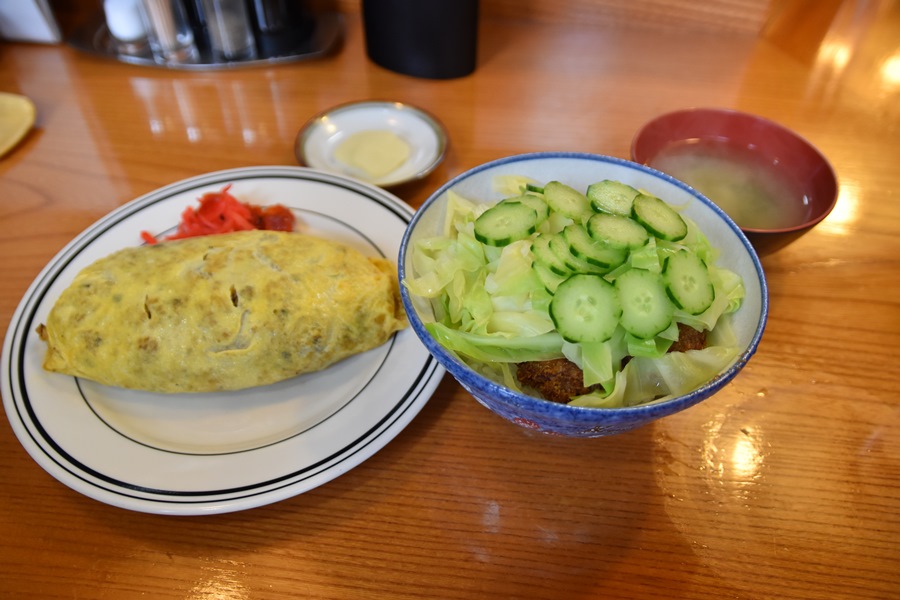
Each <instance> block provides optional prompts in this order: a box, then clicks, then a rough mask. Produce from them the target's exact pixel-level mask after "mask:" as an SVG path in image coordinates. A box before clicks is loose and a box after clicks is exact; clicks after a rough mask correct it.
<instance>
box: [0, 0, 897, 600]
mask: <svg viewBox="0 0 900 600" xmlns="http://www.w3.org/2000/svg"><path fill="white" fill-rule="evenodd" d="M667 4H672V3H671V2H669V3H666V2H660V3H653V2H636V3H633V4H632V6H634V7H638V8H640V9H641V10H643V11H644V16H643V17H641V16H640V15H638V17H637V18H634V19H628V18H627V15H626V17H623V16H622V15H621V14H613V13H608V14H605V15H604V14H603V13H602V11H600V12H596V11H595V12H594V13H591V15H590V18H583V19H579V17H578V15H579V14H580V13H579V12H578V10H576V9H585V7H586V6H588V5H590V3H588V2H577V1H572V2H569V3H567V4H566V5H567V6H569V7H570V8H572V9H573V10H572V12H571V13H570V14H568V15H563V14H561V13H560V12H559V11H557V10H556V9H553V8H552V7H554V6H556V7H559V6H560V5H557V4H553V3H549V2H548V3H546V4H543V5H541V4H539V3H538V4H526V5H520V3H511V2H494V3H491V2H485V10H484V11H483V17H484V18H483V19H482V23H481V31H480V47H479V62H478V67H477V69H476V71H475V73H474V74H473V75H471V76H469V77H465V78H462V79H454V80H446V81H433V80H423V79H414V78H410V77H406V76H403V75H398V74H396V73H393V72H390V71H387V70H384V69H382V68H380V67H378V66H376V65H374V64H372V63H371V62H369V61H368V59H367V58H366V56H365V51H364V38H363V32H362V27H361V21H360V18H359V12H358V7H356V6H355V5H354V4H353V3H351V2H348V3H346V6H344V7H343V8H344V10H345V12H346V32H345V39H344V43H343V45H342V46H341V48H340V49H339V50H338V51H337V52H335V53H334V54H333V55H331V56H329V57H327V58H324V59H322V60H316V61H311V62H304V63H297V64H291V65H281V66H277V67H272V68H255V69H245V70H235V71H227V72H215V73H185V72H178V71H168V70H164V69H153V68H146V67H136V66H130V65H125V64H121V63H117V62H114V61H109V60H103V59H100V58H96V57H93V56H88V55H86V54H82V53H80V52H78V51H76V50H73V49H72V48H70V47H67V46H65V45H59V46H42V45H32V44H22V43H7V44H4V45H3V46H2V47H0V91H5V92H16V93H21V94H25V95H27V96H29V97H30V98H31V99H32V100H33V101H34V103H35V105H36V107H37V123H36V126H35V129H34V130H33V131H32V132H31V133H30V134H29V135H28V136H27V137H26V138H25V139H24V140H23V141H22V143H21V144H19V145H18V146H17V147H16V148H15V149H14V150H13V151H12V152H11V153H9V154H8V155H7V156H5V157H4V158H2V160H0V256H2V257H3V259H2V261H0V277H2V282H3V285H2V287H0V325H2V326H3V327H4V329H5V327H6V326H8V324H9V321H10V318H11V316H12V314H13V311H14V310H15V307H16V305H17V304H18V302H19V300H20V299H21V297H22V295H23V294H24V292H25V290H26V288H27V286H28V285H29V284H30V282H31V281H32V279H33V278H34V277H35V276H36V275H37V274H38V272H39V271H40V269H41V268H42V267H43V266H44V265H45V264H46V263H47V262H48V261H49V260H50V259H51V258H52V257H53V256H54V254H55V253H56V252H58V251H59V250H60V249H61V248H62V247H63V246H64V245H65V244H66V243H67V242H68V241H70V240H71V239H72V238H73V237H74V236H76V235H77V234H78V233H79V232H80V231H82V230H83V229H84V228H85V227H87V226H88V225H90V224H91V223H92V222H94V221H95V220H97V219H98V218H100V217H101V216H103V215H104V214H106V213H107V212H109V211H111V210H113V209H115V208H116V207H118V206H120V205H122V204H123V203H125V202H127V201H129V200H131V199H133V198H136V197H137V196H139V195H141V194H144V193H146V192H149V191H151V190H153V189H155V188H158V187H160V186H163V185H165V184H169V183H172V182H174V181H177V180H180V179H183V178H186V177H190V176H194V175H198V174H201V173H205V172H209V171H214V170H220V169H226V168H231V167H244V166H252V165H292V164H296V162H295V159H294V155H293V149H292V148H293V143H294V138H295V135H296V133H297V131H298V129H299V128H300V127H301V126H302V125H303V124H304V123H305V121H306V120H307V119H309V118H310V117H312V116H313V115H314V114H316V113H318V112H319V111H321V110H324V109H326V108H329V107H331V106H334V105H336V104H340V103H344V102H348V101H353V100H363V99H373V98H374V99H392V100H399V101H402V102H408V103H411V104H414V105H417V106H420V107H422V108H424V109H426V110H428V111H430V112H432V113H433V114H435V115H436V116H437V117H438V118H439V119H440V120H441V121H442V122H443V123H444V125H445V126H446V128H447V130H448V132H449V134H450V139H451V143H450V150H449V153H448V155H447V158H446V160H445V161H444V162H443V164H442V165H441V166H440V167H439V168H438V169H437V170H436V171H435V172H434V173H432V174H431V175H430V176H429V177H427V178H426V179H424V180H422V181H420V182H417V183H414V184H410V185H407V186H405V187H403V188H399V189H395V190H393V191H394V193H395V194H396V195H397V196H399V197H400V198H402V199H403V200H405V201H406V202H408V203H409V204H411V205H413V206H418V205H420V204H421V203H422V202H423V201H424V200H425V198H427V197H428V195H429V193H430V192H431V191H433V190H434V189H436V188H437V187H438V186H439V185H440V184H441V183H443V182H444V181H446V180H447V179H449V178H451V177H452V176H454V175H456V174H458V173H460V172H461V171H463V170H465V169H468V168H470V167H473V166H475V165H477V164H479V163H482V162H485V161H488V160H491V159H495V158H499V157H503V156H507V155H511V154H518V153H523V152H531V151H541V150H572V151H585V152H596V153H602V154H609V155H613V156H619V157H623V158H624V157H628V154H629V145H630V142H631V138H632V136H633V135H634V133H635V132H636V131H637V129H638V128H639V127H640V126H641V124H643V123H644V122H645V121H647V120H649V119H650V118H652V117H654V116H656V115H658V114H660V113H663V112H666V111H669V110H674V109H678V108H686V107H692V106H721V107H729V108H735V109H738V110H743V111H747V112H753V113H756V114H760V115H762V116H765V117H768V118H771V119H773V120H776V121H778V122H780V123H782V124H783V125H786V126H787V127H790V128H792V129H794V130H795V131H797V132H798V133H800V134H801V135H803V136H804V137H806V138H807V139H809V140H810V141H811V142H812V143H813V144H815V145H816V146H817V147H818V148H819V149H820V150H821V151H822V152H823V153H824V154H825V155H826V156H827V157H828V158H829V159H830V160H831V161H832V164H833V166H834V168H835V170H836V171H837V174H838V177H839V178H840V199H839V201H838V204H837V207H836V209H835V210H834V212H833V213H832V214H831V216H830V217H829V218H828V219H827V220H826V221H825V222H823V223H822V224H820V225H819V226H818V227H817V228H816V229H814V230H813V231H811V232H810V233H808V234H807V235H805V236H804V237H802V238H801V239H799V240H798V241H796V242H794V243H793V244H791V245H790V246H788V247H786V248H784V249H782V250H780V251H778V252H777V253H774V254H771V255H768V256H766V257H764V260H763V264H764V266H765V270H766V273H767V276H768V279H769V285H770V291H771V312H770V319H769V326H768V329H767V331H766V333H765V336H764V338H763V340H762V343H761V345H760V347H759V352H758V354H757V355H756V357H755V358H754V359H753V360H752V361H751V363H750V365H749V366H748V367H747V369H746V370H745V371H744V372H742V373H741V374H740V376H739V377H738V378H737V379H736V380H735V381H734V382H733V383H731V384H730V385H729V386H728V387H727V388H725V389H724V390H723V391H721V392H720V393H719V394H718V395H716V396H715V397H713V398H712V399H710V400H708V401H706V402H705V403H703V404H701V405H698V406H696V407H694V408H692V409H690V410H688V411H686V412H684V413H681V414H679V415H676V416H673V417H669V418H666V419H663V420H662V421H659V422H657V423H656V424H654V425H651V426H648V427H645V428H643V429H640V430H637V431H634V432H632V433H628V434H624V435H619V436H614V437H609V438H601V439H595V440H570V439H562V438H555V437H546V436H540V435H537V434H533V433H531V432H529V431H527V430H525V429H520V428H517V427H515V426H513V425H510V424H508V423H506V422H505V421H502V420H500V419H499V418H498V417H495V416H494V415H493V414H491V413H489V412H488V411H487V410H485V409H483V408H481V407H480V406H479V405H478V404H477V403H476V402H475V401H474V400H473V399H472V398H471V397H470V396H469V395H468V394H467V393H466V392H465V391H464V390H463V389H462V388H460V387H459V386H458V385H457V384H456V383H455V382H454V381H453V380H452V379H450V378H449V377H448V378H446V379H445V380H444V381H443V382H442V384H441V385H440V387H439V388H438V390H437V393H436V394H435V395H434V396H433V398H432V399H431V401H430V402H429V403H428V404H427V405H426V407H425V408H424V409H423V411H422V412H421V413H420V415H419V416H418V417H417V418H416V419H415V420H414V421H413V422H412V424H411V425H410V426H409V427H408V428H406V429H405V430H404V431H403V432H402V433H401V434H400V435H399V436H398V437H397V438H396V439H394V440H393V441H392V442H391V443H389V444H388V445H387V446H386V447H385V448H384V449H383V450H381V451H380V452H379V453H377V454H376V455H375V456H374V457H373V458H371V459H370V460H368V461H366V462H365V463H363V464H362V465H361V466H359V467H358V468H356V469H354V470H352V471H350V472H349V473H347V474H345V475H343V476H341V477H339V478H337V479H335V480H334V481H332V482H330V483H328V484H326V485H324V486H322V487H319V488H317V489H315V490H313V491H310V492H308V493H305V494H303V495H301V496H298V497H295V498H292V499H289V500H285V501H282V502H279V503H277V504H273V505H270V506H266V507H262V508H258V509H254V510H249V511H246V512H241V513H233V514H224V515H216V516H207V517H187V518H185V517H166V516H157V515H147V514H140V513H134V512H129V511H126V510H122V509H118V508H113V507H110V506H107V505H104V504H102V503H100V502H97V501H94V500H91V499H89V498H86V497H83V496H81V495H79V494H78V493H76V492H74V491H72V490H70V489H68V488H67V487H65V486H63V485H62V484H60V483H58V482H57V481H56V480H54V479H53V478H52V477H51V476H50V475H48V474H47V473H46V472H44V471H43V470H42V469H41V468H40V467H39V466H38V465H37V464H35V463H34V462H33V461H32V460H31V459H30V458H29V456H28V455H27V454H26V452H25V451H24V450H23V449H22V447H21V446H20V444H19V443H18V441H17V440H16V438H15V436H14V435H13V433H12V431H11V429H10V428H9V426H8V424H6V423H5V422H4V423H3V424H2V425H0V481H2V483H0V596H2V597H3V598H40V599H53V598H111V599H112V598H115V599H117V600H118V599H129V598H157V599H163V598H183V599H186V600H211V599H222V600H231V599H234V600H238V599H240V600H243V599H251V598H318V599H326V598H392V599H401V598H423V597H429V598H592V597H597V598H601V597H602V598H696V599H704V600H707V599H709V598H746V599H756V598H773V599H775V598H777V599H786V598H796V599H818V598H829V599H835V598H865V599H886V598H897V597H900V569H898V564H900V412H898V411H900V408H898V402H897V400H896V397H897V392H896V388H897V382H898V380H900V367H898V360H897V355H898V352H900V283H898V281H900V277H898V272H900V192H898V190H900V42H898V40H900V3H898V2H895V1H890V0H884V1H878V0H871V1H867V0H844V1H843V2H841V1H831V0H820V1H814V2H808V1H806V2H804V1H801V0H791V1H781V2H775V3H773V4H772V5H771V6H767V7H765V10H764V11H758V10H756V9H753V10H748V11H745V12H742V13H741V14H740V15H738V16H736V17H735V19H732V20H729V19H727V18H723V17H721V16H717V17H709V15H706V16H705V17H704V18H703V19H700V20H699V21H698V22H697V23H695V24H694V25H696V26H692V24H691V23H688V22H685V21H679V20H678V19H677V18H675V17H671V18H668V19H667V18H659V15H660V14H661V13H659V10H662V8H660V7H663V8H664V7H665V6H666V5H667ZM738 4H740V3H733V4H732V6H737V5H738ZM706 5H707V6H715V5H718V6H726V8H727V6H728V5H729V4H728V3H722V2H719V3H712V4H710V3H707V4H706ZM763 5H765V3H763ZM542 6H543V9H542V8H541V7H542ZM516 7H518V8H516ZM547 7H551V8H549V9H548V8H547ZM516 10H518V11H519V12H518V13H517V12H516ZM734 10H738V9H734ZM673 14H675V15H678V14H681V13H678V12H675V13H673ZM648 15H650V17H648ZM604 16H606V17H608V18H606V19H604ZM516 17H517V18H516ZM651 17H653V18H651Z"/></svg>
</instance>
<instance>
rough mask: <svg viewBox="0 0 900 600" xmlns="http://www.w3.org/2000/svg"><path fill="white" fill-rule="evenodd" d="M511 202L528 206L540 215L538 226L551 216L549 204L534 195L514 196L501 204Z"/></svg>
mask: <svg viewBox="0 0 900 600" xmlns="http://www.w3.org/2000/svg"><path fill="white" fill-rule="evenodd" d="M511 202H519V203H520V204H524V205H526V206H530V207H531V208H533V209H534V210H535V212H537V214H538V220H537V222H538V225H540V224H541V223H543V222H544V221H546V220H547V217H549V216H550V207H549V206H547V203H546V202H544V201H543V200H541V198H540V197H539V196H535V195H534V194H522V195H521V196H512V197H510V198H506V199H504V200H501V201H500V204H505V203H511Z"/></svg>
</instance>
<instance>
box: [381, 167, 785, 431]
mask: <svg viewBox="0 0 900 600" xmlns="http://www.w3.org/2000/svg"><path fill="white" fill-rule="evenodd" d="M603 180H612V181H616V182H620V183H624V184H627V185H628V186H632V187H633V188H635V189H637V190H640V191H641V192H642V193H644V194H645V195H648V196H655V197H657V198H661V199H663V200H665V202H667V203H668V204H669V205H670V206H672V207H674V209H675V211H676V212H678V213H679V214H680V215H681V216H682V217H683V219H684V221H686V222H689V223H693V224H694V226H695V227H696V228H699V230H700V231H701V232H702V234H703V236H705V238H706V240H707V241H708V245H709V246H711V247H712V248H713V249H715V250H714V252H715V255H716V256H717V258H716V259H715V264H716V265H717V266H718V267H721V268H723V269H726V270H728V271H730V272H732V273H734V274H736V275H737V276H738V277H740V280H741V282H742V285H743V292H744V293H743V298H742V300H741V301H740V303H739V304H740V307H739V308H738V309H737V310H734V311H733V312H732V313H731V314H730V318H729V319H728V323H729V325H728V326H727V329H728V336H727V337H728V340H729V342H728V343H729V348H730V349H732V350H733V352H732V353H731V354H730V355H729V356H728V357H727V358H726V359H725V361H726V362H725V363H723V364H722V365H721V367H715V370H714V371H713V372H712V373H711V374H710V376H709V377H708V378H706V379H705V380H703V381H702V383H698V384H696V385H694V387H692V388H691V389H689V390H687V391H684V392H683V393H678V394H669V395H666V396H659V397H653V398H650V399H648V400H647V401H646V402H642V403H640V404H636V405H611V406H602V404H603V401H601V402H600V404H601V405H600V406H596V405H595V406H581V405H574V404H570V403H565V402H553V401H550V400H546V399H544V398H543V397H541V394H540V393H539V392H537V391H535V390H534V388H531V387H527V386H523V385H522V384H521V382H519V381H518V379H517V378H516V375H515V372H516V366H515V360H516V359H515V358H511V359H510V360H511V361H512V362H511V363H510V364H509V365H507V366H505V367H500V368H497V365H496V364H488V363H496V360H497V359H496V354H497V353H496V352H494V353H488V354H489V355H488V356H482V357H481V358H482V359H483V360H476V359H474V358H472V354H466V353H465V352H463V351H462V350H461V348H460V347H459V346H456V350H451V349H448V347H446V346H445V345H444V343H442V342H441V341H439V340H438V339H437V338H436V337H435V335H433V333H432V332H435V331H437V330H436V329H435V323H436V321H441V322H444V323H446V321H447V319H446V318H445V314H448V313H449V311H450V310H451V309H448V308H447V307H448V305H449V303H450V302H452V301H446V300H444V301H442V300H441V299H440V298H441V296H440V295H437V294H436V293H435V290H434V288H435V286H440V285H443V284H441V283H436V282H439V281H441V278H442V277H443V275H441V276H431V275H429V274H428V272H429V271H430V270H434V271H435V272H437V271H438V269H439V267H437V266H436V265H435V264H433V263H432V261H430V259H428V258H427V257H426V258H423V256H426V255H427V254H428V253H427V252H423V251H422V249H423V248H431V247H435V246H440V245H441V244H442V242H441V240H446V239H447V238H446V236H445V235H444V234H445V232H450V231H452V230H453V229H454V228H453V227H449V226H448V218H449V216H452V215H453V214H455V213H456V212H457V211H458V210H459V207H460V206H461V205H463V206H468V207H469V208H471V209H472V210H473V212H474V214H480V213H481V212H482V211H483V210H484V209H485V208H486V207H485V206H480V205H494V204H496V203H497V202H499V201H500V200H502V199H504V198H508V197H510V196H515V195H516V191H515V189H511V188H519V189H524V188H522V184H523V183H525V182H531V183H532V184H533V185H534V186H536V187H535V188H534V189H536V190H537V191H538V192H540V191H541V189H540V188H541V186H542V185H543V184H545V183H547V182H550V181H559V182H562V183H564V184H566V185H567V186H570V187H571V188H573V189H575V190H580V191H584V190H586V189H587V188H588V186H589V185H590V184H592V183H596V182H600V181H603ZM466 203H469V204H466ZM473 205H475V206H474V207H473ZM451 235H452V234H451ZM685 239H687V238H685ZM524 242H525V244H526V247H528V246H527V244H530V242H529V241H528V240H527V239H526V240H524ZM501 243H502V242H501ZM654 243H655V240H654ZM490 252H492V253H493V254H492V256H496V253H497V251H496V250H492V251H490ZM529 252H531V251H530V250H526V251H524V252H523V254H525V255H527V254H529ZM463 260H464V259H463ZM488 260H489V259H488ZM525 261H526V267H525V268H524V270H525V271H526V275H525V277H526V278H527V277H530V274H528V269H529V268H535V266H534V265H535V264H536V262H537V261H534V259H533V257H531V258H528V257H526V258H525ZM398 264H399V276H400V280H401V297H402V299H403V303H404V306H405V308H406V312H407V314H408V316H409V321H410V324H411V326H412V328H413V330H414V331H415V332H416V334H417V335H418V337H419V338H420V339H421V340H422V342H423V343H424V345H425V346H426V347H427V348H428V350H429V351H430V352H431V354H432V355H433V356H434V357H435V358H436V359H437V360H438V361H439V362H440V363H441V364H442V365H443V366H444V367H445V368H446V370H447V371H448V372H449V373H450V374H451V375H452V376H453V377H454V378H455V379H456V380H457V381H458V382H459V384H460V385H461V386H462V387H463V388H465V389H466V390H467V391H468V392H469V393H470V394H471V395H472V396H473V397H474V398H475V399H476V400H477V401H478V402H479V403H480V404H482V405H483V406H484V407H486V408H488V409H489V410H491V411H493V412H494V413H496V414H497V415H499V416H501V417H503V418H504V419H506V420H508V421H511V422H512V423H515V424H517V425H519V426H522V427H525V428H528V429H531V430H536V431H539V432H543V433H547V434H552V435H563V436H573V437H599V436H605V435H611V434H617V433H621V432H625V431H629V430H632V429H635V428H637V427H641V426H644V425H646V424H648V423H651V422H653V421H654V420H656V419H660V418H662V417H666V416H668V415H672V414H675V413H677V412H680V411H682V410H685V409H688V408H690V407H691V406H693V405H695V404H697V403H699V402H702V401H703V400H705V399H707V398H709V397H710V396H712V395H713V394H715V393H717V392H719V391H720V390H722V388H724V387H725V386H726V385H727V384H728V383H729V382H731V381H732V380H733V379H734V378H735V377H736V376H737V375H738V373H740V371H741V369H743V368H744V366H745V365H746V364H747V362H748V361H749V360H750V358H751V357H752V356H753V354H754V352H755V351H756V349H757V346H758V344H759V342H760V338H761V337H762V334H763V330H764V328H765V324H766V318H767V313H768V292H767V287H766V280H765V276H764V273H763V269H762V266H761V264H760V261H759V258H758V256H757V254H756V253H755V251H754V249H753V247H752V246H751V245H750V242H749V241H748V240H747V238H746V237H745V235H744V234H743V233H742V232H741V230H740V228H739V227H738V226H737V225H736V224H735V223H734V222H733V221H732V220H731V219H730V218H729V217H728V216H727V215H726V214H725V213H724V212H723V211H722V210H721V209H719V208H718V207H717V206H716V205H715V204H713V203H712V202H710V201H709V200H708V199H706V198H705V197H703V196H702V195H700V194H699V193H698V192H696V191H695V190H693V189H692V188H690V187H689V186H687V185H685V184H683V183H681V182H679V181H677V180H675V179H673V178H672V177H670V176H669V175H666V174H664V173H661V172H659V171H656V170H653V169H651V168H649V167H646V166H643V165H640V164H637V163H634V162H630V161H626V160H622V159H618V158H613V157H608V156H602V155H595V154H584V153H556V152H553V153H534V154H523V155H517V156H511V157H508V158H503V159H499V160H495V161H492V162H489V163H486V164H483V165H480V166H478V167H475V168H473V169H471V170H469V171H466V172H465V173H462V174H461V175H459V176H457V177H455V178H454V179H452V180H450V181H449V182H447V183H446V184H444V185H443V186H442V187H441V188H440V189H438V190H437V191H436V192H434V194H432V195H431V196H430V197H429V198H428V199H427V200H426V201H425V202H424V204H423V205H422V207H421V208H420V209H419V210H418V211H417V213H416V215H415V216H414V218H413V220H412V222H411V223H410V224H409V226H408V228H407V230H406V232H405V234H404V238H403V241H402V244H401V249H400V255H399V260H398ZM528 265H531V266H530V267H529V266H528ZM429 279H430V280H431V284H429ZM542 281H543V280H542ZM458 283H459V281H457V284H458ZM450 285H451V286H452V285H454V284H450ZM486 285H487V284H485V286H486ZM547 293H548V294H549V293H551V292H550V291H549V290H548V292H547ZM556 295H557V296H558V295H559V293H558V291H557V292H556ZM428 296H432V297H428ZM496 301H497V299H496V298H495V299H494V300H492V302H494V303H496ZM436 313H442V314H439V315H436ZM436 317H440V318H436ZM473 318H474V317H473ZM555 323H556V320H555V319H554V324H555ZM561 327H562V326H561V325H560V328H561ZM716 327H718V325H717V326H716ZM676 329H677V328H676ZM552 333H554V332H551V334H552ZM438 335H441V334H440V333H438ZM501 337H502V336H501ZM507 337H508V336H507ZM512 337H515V336H512ZM504 339H505V338H504ZM444 341H445V342H446V338H445V339H444ZM498 346H500V347H502V346H504V344H503V343H502V342H501V343H500V344H498ZM502 352H503V350H501V351H500V353H501V354H502ZM474 354H477V352H474ZM616 385H617V386H618V385H619V384H618V383H617V384H616ZM617 389H618V388H617ZM610 397H612V395H611V394H610Z"/></svg>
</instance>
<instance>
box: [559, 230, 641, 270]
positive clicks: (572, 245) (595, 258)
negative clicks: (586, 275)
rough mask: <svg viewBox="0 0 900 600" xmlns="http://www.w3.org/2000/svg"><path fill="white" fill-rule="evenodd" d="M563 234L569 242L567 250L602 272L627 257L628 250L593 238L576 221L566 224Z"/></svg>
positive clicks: (620, 262)
mask: <svg viewBox="0 0 900 600" xmlns="http://www.w3.org/2000/svg"><path fill="white" fill-rule="evenodd" d="M563 235H564V236H565V238H566V241H567V242H568V243H569V251H570V252H571V253H572V254H574V255H575V256H577V257H578V258H580V259H582V260H585V261H587V262H589V263H590V264H592V265H594V266H597V267H600V268H601V269H602V270H603V271H604V272H606V271H609V270H610V269H615V268H616V267H618V266H619V265H621V264H622V263H624V262H625V259H626V258H628V251H627V250H623V249H621V248H612V247H610V246H607V245H606V244H603V243H601V242H597V241H596V240H594V239H593V238H592V237H591V236H590V234H588V232H587V230H586V229H585V228H584V227H582V226H581V225H579V224H578V223H572V224H571V225H567V226H566V228H565V229H563Z"/></svg>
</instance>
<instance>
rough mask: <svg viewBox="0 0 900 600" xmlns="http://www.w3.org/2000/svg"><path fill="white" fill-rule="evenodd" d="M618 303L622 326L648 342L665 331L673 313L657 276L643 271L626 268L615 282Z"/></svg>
mask: <svg viewBox="0 0 900 600" xmlns="http://www.w3.org/2000/svg"><path fill="white" fill-rule="evenodd" d="M615 287H616V291H617V292H619V301H620V302H621V303H622V319H621V323H622V327H624V328H625V331H627V332H628V333H630V334H631V335H633V336H635V337H637V338H641V339H644V340H646V339H650V338H652V337H654V336H656V335H657V334H659V333H661V332H663V331H665V330H666V329H668V327H669V325H671V324H672V316H673V315H674V314H675V305H673V304H672V301H671V300H669V297H668V295H667V294H666V288H665V286H664V285H663V282H662V279H661V277H660V276H659V275H658V274H656V273H651V272H650V271H645V270H643V269H629V270H628V271H626V272H625V273H622V275H620V276H619V277H618V278H617V279H616V283H615Z"/></svg>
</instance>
